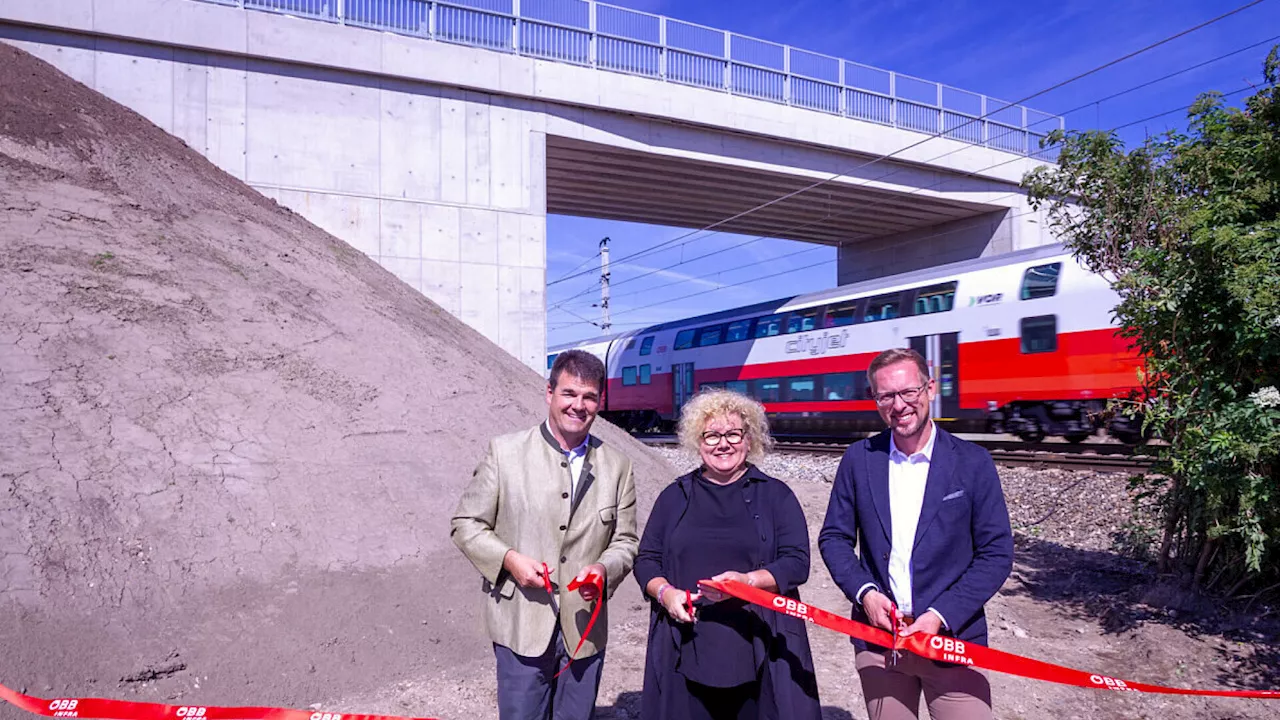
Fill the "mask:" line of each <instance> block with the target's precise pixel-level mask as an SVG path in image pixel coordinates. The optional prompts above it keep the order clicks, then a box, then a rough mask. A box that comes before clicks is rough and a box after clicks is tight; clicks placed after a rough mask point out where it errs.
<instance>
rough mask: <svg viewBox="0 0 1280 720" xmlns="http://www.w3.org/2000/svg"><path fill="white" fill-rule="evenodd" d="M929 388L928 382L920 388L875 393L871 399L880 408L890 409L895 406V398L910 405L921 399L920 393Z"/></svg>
mask: <svg viewBox="0 0 1280 720" xmlns="http://www.w3.org/2000/svg"><path fill="white" fill-rule="evenodd" d="M927 387H929V381H928V380H926V381H925V383H924V384H923V385H921V386H920V387H915V388H907V389H906V390H898V391H897V392H886V393H873V394H872V395H871V399H872V400H875V401H876V404H877V405H879V406H880V407H889V406H890V405H893V399H894V398H895V397H900V398H902V402H904V403H907V404H908V405H910V404H911V403H913V402H915V401H916V400H919V399H920V393H922V392H924V389H925V388H927Z"/></svg>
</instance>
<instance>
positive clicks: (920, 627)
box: [902, 612, 942, 637]
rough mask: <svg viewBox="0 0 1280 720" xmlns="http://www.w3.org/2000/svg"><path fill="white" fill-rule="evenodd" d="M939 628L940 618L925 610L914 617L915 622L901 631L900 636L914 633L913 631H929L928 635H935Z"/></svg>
mask: <svg viewBox="0 0 1280 720" xmlns="http://www.w3.org/2000/svg"><path fill="white" fill-rule="evenodd" d="M941 629H942V618H940V617H938V615H937V614H936V613H932V612H926V613H924V614H923V615H921V616H920V617H918V618H916V621H915V622H913V623H911V624H910V625H908V626H907V627H906V628H905V629H904V630H903V631H902V637H906V636H908V635H914V634H915V633H929V634H930V635H937V634H938V631H939V630H941Z"/></svg>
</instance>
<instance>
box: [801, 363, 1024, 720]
mask: <svg viewBox="0 0 1280 720" xmlns="http://www.w3.org/2000/svg"><path fill="white" fill-rule="evenodd" d="M867 378H868V380H869V382H870V385H871V392H872V397H873V398H874V399H875V401H876V408H877V410H878V411H879V412H880V417H882V418H883V419H884V421H885V423H886V424H887V425H888V426H889V429H888V430H887V431H885V432H883V433H880V434H879V435H876V436H875V437H872V438H869V439H867V440H863V441H861V442H858V443H855V444H853V445H851V446H850V447H849V449H848V450H847V451H846V452H845V454H844V458H843V459H842V460H841V461H840V468H839V470H838V471H837V472H836V479H835V483H834V486H833V487H832V489H831V501H830V504H829V505H828V506H827V517H826V520H825V521H824V522H823V525H822V531H821V533H820V534H819V535H818V547H819V549H820V550H821V551H822V559H823V561H825V562H826V564H827V568H828V569H829V570H830V571H831V577H832V578H833V579H834V580H835V581H836V584H837V585H839V586H840V589H841V590H843V591H844V594H845V595H846V596H847V597H848V598H849V599H850V600H851V601H852V602H853V618H854V619H855V620H859V621H861V622H865V623H868V624H870V625H874V626H876V627H879V628H882V629H885V630H889V631H890V632H892V631H893V628H892V624H891V620H890V608H891V607H894V606H896V607H897V609H898V611H899V613H900V614H901V615H902V616H903V617H904V622H905V623H906V628H905V629H904V630H903V631H902V634H903V635H910V634H913V633H917V632H925V633H933V634H940V635H951V636H954V637H957V638H959V639H961V640H964V641H965V642H970V643H979V644H982V645H986V644H987V618H986V614H985V612H984V611H983V605H985V604H986V602H987V601H988V600H990V599H991V597H992V596H993V595H995V594H996V591H997V590H999V589H1000V586H1001V585H1003V584H1004V581H1005V579H1006V578H1008V576H1009V572H1010V570H1012V568H1013V533H1012V530H1011V529H1010V527H1009V511H1008V509H1007V508H1006V507H1005V501H1004V492H1003V491H1002V490H1001V487H1000V477H999V476H998V475H997V474H996V468H995V464H994V463H993V462H992V461H991V456H990V455H989V454H988V453H987V451H986V450H983V449H982V448H980V447H978V446H977V445H974V444H973V443H969V442H966V441H964V440H961V439H959V438H957V437H955V436H953V435H952V434H951V433H948V432H946V431H945V430H942V429H941V428H939V427H937V426H936V425H935V424H934V422H933V420H932V419H931V418H930V416H929V407H930V404H931V403H932V401H933V398H934V395H935V393H936V392H937V384H936V381H935V380H933V379H932V378H930V377H929V368H928V364H927V363H926V362H925V360H924V358H923V357H921V356H920V354H919V353H917V352H915V351H913V350H908V349H903V348H895V349H892V350H886V351H885V352H883V353H881V354H880V355H878V356H877V357H876V358H875V360H873V361H872V362H871V366H870V367H869V368H868V369H867ZM855 548H857V550H858V551H860V552H858V551H855ZM854 645H855V647H856V649H857V658H856V661H855V666H856V667H857V669H858V675H859V677H860V678H861V680H862V694H863V697H864V699H865V700H866V703H867V714H868V715H869V716H870V718H871V720H899V719H903V720H905V719H907V718H916V717H918V712H919V707H920V695H921V693H922V692H923V694H924V696H925V702H926V703H927V704H928V706H929V717H930V718H932V719H933V720H978V719H979V718H984V719H989V718H991V717H992V712H991V686H990V684H989V683H988V682H987V677H986V673H985V672H984V671H979V670H975V669H973V668H969V667H967V666H963V665H950V664H946V663H939V662H933V661H930V660H926V659H924V658H921V657H919V656H916V655H912V654H910V653H906V654H904V655H903V656H901V657H898V658H896V659H895V658H891V657H890V656H889V653H888V652H887V651H886V650H885V649H884V648H878V647H875V646H868V645H867V644H866V643H863V642H861V641H855V642H854Z"/></svg>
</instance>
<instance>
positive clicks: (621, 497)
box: [450, 425, 639, 658]
mask: <svg viewBox="0 0 1280 720" xmlns="http://www.w3.org/2000/svg"><path fill="white" fill-rule="evenodd" d="M570 480H571V478H570V467H569V463H568V458H567V457H566V454H565V452H564V451H563V450H561V449H560V446H559V444H558V443H557V442H556V441H555V438H554V437H553V436H552V435H551V433H550V432H549V431H548V430H547V429H546V426H545V425H539V426H538V427H535V428H531V429H529V430H525V431H522V432H517V433H512V434H510V435H503V436H500V437H497V438H494V439H493V440H492V441H491V442H490V443H489V450H488V452H487V453H486V454H485V457H484V460H482V461H481V462H480V465H479V466H478V467H476V470H475V473H474V474H473V475H472V477H471V482H470V484H468V485H467V488H466V490H465V491H463V493H462V498H461V499H460V500H459V501H458V508H457V510H456V511H455V512H454V515H453V530H452V531H451V533H450V535H451V536H452V538H453V542H454V544H456V545H457V546H458V548H459V549H460V550H462V553H463V554H464V555H466V556H467V559H468V560H470V561H471V563H472V564H473V565H475V567H476V569H477V570H479V571H480V574H481V575H482V576H483V577H484V581H483V583H482V588H481V589H482V590H483V591H484V593H485V595H484V617H485V625H486V627H487V628H488V630H489V637H490V638H491V639H492V640H493V642H495V643H497V644H499V645H503V646H505V647H508V648H510V649H511V650H512V651H513V652H515V653H516V654H517V655H524V656H528V657H536V656H538V655H541V654H542V653H543V652H545V651H546V649H547V644H548V643H549V642H550V640H551V634H552V631H553V630H554V629H555V623H556V617H555V613H554V612H553V611H552V609H551V603H550V600H549V598H548V595H547V592H546V590H544V589H543V588H541V587H538V588H522V587H520V586H519V585H518V584H517V583H516V582H515V580H514V579H513V578H512V577H511V575H510V573H508V572H506V571H505V570H503V568H502V559H503V557H505V556H506V554H507V550H510V549H515V550H516V551H517V552H520V553H522V554H524V555H527V556H529V557H531V558H533V559H534V560H538V561H542V562H546V563H547V565H548V567H549V568H550V569H551V571H552V572H551V579H552V581H553V583H554V584H555V587H556V589H557V596H556V602H557V603H559V605H560V618H559V622H560V629H561V631H562V633H563V636H564V642H565V645H566V647H567V648H568V650H569V651H572V650H573V649H574V647H576V646H577V644H578V639H579V638H580V637H581V636H582V632H583V630H584V629H585V628H586V625H587V620H588V619H589V618H590V617H591V606H590V604H588V603H587V602H585V601H583V599H582V597H581V596H580V595H579V594H578V593H577V591H574V592H569V591H568V590H567V589H566V588H567V586H568V584H569V581H570V580H572V579H573V577H574V575H576V574H577V573H578V571H580V570H581V569H582V568H584V567H586V566H587V565H590V564H592V563H597V562H598V563H600V564H602V565H604V567H605V569H606V571H607V572H606V576H607V577H606V590H607V592H606V597H608V596H612V595H613V592H614V591H615V590H616V589H617V588H618V585H619V584H620V583H621V582H622V580H623V579H624V578H626V576H627V573H629V572H631V566H632V564H633V563H634V562H635V557H636V550H637V547H638V545H639V537H638V535H637V532H636V489H635V481H634V480H633V479H632V474H631V461H630V460H629V459H627V458H626V457H625V456H624V455H622V454H621V453H619V452H617V451H616V450H613V449H612V448H610V447H608V446H606V445H604V444H603V443H602V442H601V441H600V440H599V438H596V437H595V436H591V437H590V438H589V440H588V449H587V455H586V459H585V461H584V463H583V467H582V475H581V477H580V478H579V480H578V486H577V494H576V496H574V497H571V496H570V487H571V482H570ZM603 601H604V600H602V602H603ZM608 628H609V622H608V604H607V603H606V604H605V606H604V607H602V608H601V609H600V617H599V619H598V620H597V621H596V625H595V627H594V628H593V629H592V631H591V634H590V635H589V636H588V637H587V640H586V642H585V643H584V644H583V646H582V650H581V651H579V653H578V656H577V657H579V658H582V657H590V656H592V655H595V654H596V653H598V652H600V651H601V650H603V649H604V646H605V642H606V641H607V639H608Z"/></svg>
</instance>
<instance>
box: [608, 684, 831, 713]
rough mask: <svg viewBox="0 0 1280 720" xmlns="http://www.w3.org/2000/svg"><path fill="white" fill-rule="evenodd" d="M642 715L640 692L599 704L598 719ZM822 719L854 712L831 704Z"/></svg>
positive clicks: (825, 709)
mask: <svg viewBox="0 0 1280 720" xmlns="http://www.w3.org/2000/svg"><path fill="white" fill-rule="evenodd" d="M639 717H640V693H638V692H634V691H632V692H624V693H621V694H619V695H618V699H617V700H616V701H615V702H614V703H613V704H612V705H597V706H596V720H635V719H636V718H639ZM822 720H853V713H851V712H849V711H848V710H845V709H844V708H838V707H834V706H831V705H824V706H823V708H822Z"/></svg>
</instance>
